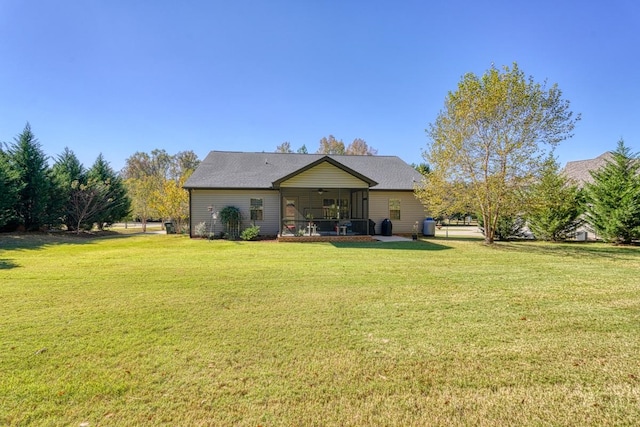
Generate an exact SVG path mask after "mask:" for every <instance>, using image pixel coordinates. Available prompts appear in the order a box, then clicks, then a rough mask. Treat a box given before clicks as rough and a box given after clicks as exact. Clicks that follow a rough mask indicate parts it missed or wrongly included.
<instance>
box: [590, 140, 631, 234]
mask: <svg viewBox="0 0 640 427" xmlns="http://www.w3.org/2000/svg"><path fill="white" fill-rule="evenodd" d="M639 172H640V160H639V159H638V155H637V154H635V153H632V152H631V150H630V149H629V147H627V146H625V144H624V141H623V140H620V141H619V142H618V147H617V149H616V151H614V152H613V153H612V158H611V160H610V161H607V163H606V165H605V166H604V167H602V168H601V169H599V170H597V171H592V172H591V176H592V177H593V179H594V182H593V183H590V184H587V185H586V186H585V191H586V196H587V197H586V198H587V210H586V211H587V212H586V213H587V221H588V222H589V223H590V224H591V225H592V226H593V227H594V228H595V230H596V232H597V233H598V234H599V236H600V237H601V238H602V239H603V240H605V241H608V242H613V243H622V244H628V243H631V242H632V240H634V239H638V238H640V176H639V175H638V173H639Z"/></svg>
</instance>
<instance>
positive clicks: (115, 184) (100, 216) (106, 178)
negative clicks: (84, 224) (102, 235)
mask: <svg viewBox="0 0 640 427" xmlns="http://www.w3.org/2000/svg"><path fill="white" fill-rule="evenodd" d="M87 181H88V183H91V185H90V186H89V187H88V188H90V189H95V190H96V193H97V197H96V198H95V200H98V201H99V202H100V203H102V208H101V209H98V210H97V211H96V212H95V213H94V214H93V215H92V219H93V220H94V222H95V223H96V224H97V226H98V228H99V229H100V230H102V229H103V227H104V226H105V225H111V224H113V223H114V222H117V221H120V220H122V219H124V218H125V217H127V215H128V214H129V211H130V210H131V200H130V199H129V196H128V195H127V189H126V188H125V186H124V183H123V181H122V179H121V178H120V177H119V176H118V175H117V174H116V173H115V171H114V170H113V168H111V166H110V165H109V163H108V162H107V161H106V160H105V159H104V156H103V155H102V154H100V155H98V157H97V158H96V161H95V162H94V163H93V165H92V166H91V168H89V170H88V171H87ZM103 195H106V196H108V197H106V198H105V197H100V196H103Z"/></svg>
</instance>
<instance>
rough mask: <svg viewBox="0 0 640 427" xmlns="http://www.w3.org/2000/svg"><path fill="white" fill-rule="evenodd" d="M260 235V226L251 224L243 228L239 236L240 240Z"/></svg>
mask: <svg viewBox="0 0 640 427" xmlns="http://www.w3.org/2000/svg"><path fill="white" fill-rule="evenodd" d="M259 235H260V227H259V226H257V225H253V226H251V227H249V228H245V229H244V230H242V233H240V238H241V239H242V240H254V239H256V238H257V237H258V236H259Z"/></svg>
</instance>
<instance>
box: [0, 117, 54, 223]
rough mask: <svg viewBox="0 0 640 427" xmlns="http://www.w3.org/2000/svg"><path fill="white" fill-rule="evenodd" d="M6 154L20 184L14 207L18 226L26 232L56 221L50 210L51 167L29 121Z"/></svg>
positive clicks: (51, 197) (51, 196)
mask: <svg viewBox="0 0 640 427" xmlns="http://www.w3.org/2000/svg"><path fill="white" fill-rule="evenodd" d="M8 153H9V163H10V165H11V168H12V169H13V170H14V171H15V173H16V174H17V179H18V181H19V182H21V183H22V184H23V186H22V188H20V191H19V192H18V203H17V206H16V215H17V221H18V225H21V226H23V227H24V228H25V230H27V231H33V230H38V229H40V228H42V227H44V226H45V225H51V224H52V223H53V222H55V220H54V219H53V217H55V213H53V212H51V209H50V207H51V202H52V199H53V195H52V185H51V175H50V169H49V166H48V164H47V158H46V156H45V154H44V152H43V151H42V149H41V147H40V143H39V142H38V140H37V139H36V137H35V136H34V134H33V132H31V126H30V125H29V123H27V124H26V126H25V127H24V130H23V131H22V133H21V134H20V135H18V136H17V137H16V138H14V143H13V145H12V146H11V147H10V148H9V150H8ZM56 225H57V224H56Z"/></svg>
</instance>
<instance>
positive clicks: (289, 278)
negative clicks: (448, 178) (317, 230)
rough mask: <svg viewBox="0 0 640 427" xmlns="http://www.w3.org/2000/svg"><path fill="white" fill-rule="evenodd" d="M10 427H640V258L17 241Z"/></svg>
mask: <svg viewBox="0 0 640 427" xmlns="http://www.w3.org/2000/svg"><path fill="white" fill-rule="evenodd" d="M0 248H1V249H0V307H1V309H2V315H1V318H0V425H21V426H22V425H51V426H58V425H69V426H73V425H76V426H79V425H81V424H83V425H90V426H99V425H174V426H178V425H181V426H183V425H184V426H187V425H189V426H197V425H239V426H258V425H262V426H277V425H305V426H306V425H317V426H331V425H340V426H348V425H387V426H394V425H397V426H409V425H416V426H423V425H431V426H434V425H443V426H444V425H447V426H449V425H454V426H455V425H480V426H507V425H571V426H574V425H575V426H577V425H637V423H638V420H640V277H639V273H640V248H637V247H612V246H607V245H601V244H544V243H532V242H527V243H498V244H496V245H495V246H494V247H487V246H485V245H483V244H482V243H481V242H479V241H468V240H455V239H448V240H445V239H435V240H430V241H419V242H402V243H370V244H369V243H351V244H346V243H345V244H330V243H308V244H298V243H276V242H227V241H205V240H191V239H188V238H186V237H184V236H178V235H129V236H124V237H112V238H96V239H81V238H67V237H61V236H59V237H56V236H38V235H21V236H11V235H8V236H0Z"/></svg>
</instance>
